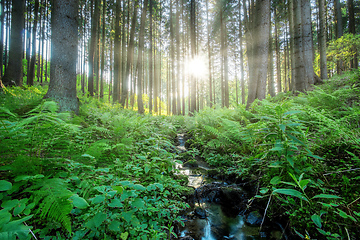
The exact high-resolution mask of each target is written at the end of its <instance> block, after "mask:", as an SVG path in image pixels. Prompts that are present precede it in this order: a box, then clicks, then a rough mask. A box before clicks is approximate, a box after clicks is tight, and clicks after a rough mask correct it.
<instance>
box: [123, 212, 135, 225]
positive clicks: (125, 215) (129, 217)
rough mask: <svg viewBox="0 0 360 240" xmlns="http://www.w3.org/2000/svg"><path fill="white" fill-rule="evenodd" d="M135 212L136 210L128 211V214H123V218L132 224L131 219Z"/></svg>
mask: <svg viewBox="0 0 360 240" xmlns="http://www.w3.org/2000/svg"><path fill="white" fill-rule="evenodd" d="M135 211H136V210H131V211H128V212H122V213H121V216H122V217H123V218H124V219H125V221H127V222H128V223H130V221H131V217H132V215H133V214H134V212H135Z"/></svg>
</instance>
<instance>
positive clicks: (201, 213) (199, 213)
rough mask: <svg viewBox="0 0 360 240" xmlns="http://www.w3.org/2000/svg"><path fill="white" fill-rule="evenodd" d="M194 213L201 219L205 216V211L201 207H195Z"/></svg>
mask: <svg viewBox="0 0 360 240" xmlns="http://www.w3.org/2000/svg"><path fill="white" fill-rule="evenodd" d="M195 214H196V215H197V216H198V217H199V218H201V219H204V218H206V211H205V209H203V208H201V207H196V208H195Z"/></svg>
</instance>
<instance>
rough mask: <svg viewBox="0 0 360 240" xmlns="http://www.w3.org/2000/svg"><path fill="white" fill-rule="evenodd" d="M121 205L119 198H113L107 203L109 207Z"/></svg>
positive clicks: (119, 206)
mask: <svg viewBox="0 0 360 240" xmlns="http://www.w3.org/2000/svg"><path fill="white" fill-rule="evenodd" d="M122 206H123V204H122V203H121V201H120V199H118V198H115V199H113V200H112V201H111V203H109V207H114V208H115V207H118V208H121V207H122Z"/></svg>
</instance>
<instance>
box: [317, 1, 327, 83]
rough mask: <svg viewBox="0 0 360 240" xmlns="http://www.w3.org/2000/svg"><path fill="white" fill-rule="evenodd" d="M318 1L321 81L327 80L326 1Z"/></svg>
mask: <svg viewBox="0 0 360 240" xmlns="http://www.w3.org/2000/svg"><path fill="white" fill-rule="evenodd" d="M318 1H319V49H320V77H321V79H327V62H326V24H325V23H326V22H325V21H326V19H325V13H326V11H325V0H318Z"/></svg>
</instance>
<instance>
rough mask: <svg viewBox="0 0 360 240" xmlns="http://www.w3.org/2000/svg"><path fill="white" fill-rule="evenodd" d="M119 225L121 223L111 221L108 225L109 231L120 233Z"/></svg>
mask: <svg viewBox="0 0 360 240" xmlns="http://www.w3.org/2000/svg"><path fill="white" fill-rule="evenodd" d="M120 225H121V222H119V221H116V220H115V221H111V223H110V225H109V230H111V231H114V232H118V231H120Z"/></svg>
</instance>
